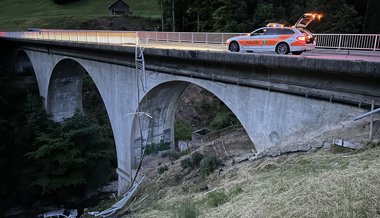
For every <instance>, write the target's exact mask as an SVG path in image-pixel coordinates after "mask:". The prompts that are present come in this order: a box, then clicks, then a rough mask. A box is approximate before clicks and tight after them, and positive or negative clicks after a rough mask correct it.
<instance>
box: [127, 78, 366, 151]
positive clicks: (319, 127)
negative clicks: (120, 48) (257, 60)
mask: <svg viewBox="0 0 380 218" xmlns="http://www.w3.org/2000/svg"><path fill="white" fill-rule="evenodd" d="M190 83H192V84H195V85H198V86H200V87H202V88H204V89H206V90H207V91H209V92H211V93H213V94H214V95H215V96H217V97H218V98H219V99H220V100H221V101H223V102H224V103H225V104H226V106H227V107H228V108H229V109H230V110H231V111H232V112H233V113H234V114H235V116H236V117H237V118H238V119H239V121H240V122H241V124H242V125H243V127H244V128H245V130H246V132H247V133H248V135H249V137H250V139H251V141H252V142H253V144H254V145H255V148H256V150H257V152H262V151H265V150H267V149H268V148H270V147H273V146H277V147H278V146H282V145H286V144H287V143H288V142H289V141H292V140H295V139H297V140H302V139H304V138H305V137H307V136H308V135H310V134H313V133H315V132H318V131H324V130H326V129H329V128H334V127H336V126H339V125H340V123H342V122H345V121H350V120H352V118H353V117H355V116H357V115H358V114H360V113H362V112H364V111H365V110H363V109H361V108H358V107H353V106H349V105H343V104H339V103H333V102H329V101H321V100H317V99H309V98H306V97H303V96H297V95H289V94H284V93H279V92H271V91H268V90H264V89H257V88H250V87H243V86H238V85H236V84H224V83H218V82H213V81H209V80H201V79H196V78H189V77H182V76H176V75H171V74H164V73H159V72H152V71H148V72H147V75H146V84H145V86H146V87H147V91H146V93H147V94H146V95H144V96H148V97H147V99H148V100H147V99H141V100H140V105H141V109H142V111H144V110H145V112H148V113H151V114H153V115H156V114H157V113H156V112H157V111H159V112H160V115H158V117H159V118H156V119H154V118H153V119H149V118H143V119H144V122H145V123H144V122H143V124H141V125H142V127H143V129H144V131H145V129H149V130H147V131H146V132H149V133H150V134H151V135H150V137H153V136H159V137H160V138H158V139H164V140H165V139H167V138H168V136H169V135H170V136H171V141H173V133H172V131H171V130H172V129H173V120H174V118H173V117H174V115H173V113H174V112H175V111H174V110H173V106H175V105H176V101H177V100H178V99H176V98H177V97H178V96H179V94H178V93H179V92H181V90H182V91H183V89H184V88H185V87H186V85H187V84H190ZM151 92H152V93H153V94H152V93H151ZM175 93H177V94H175ZM165 96H167V97H165ZM155 98H156V99H155ZM144 101H145V102H144ZM146 102H150V103H148V105H149V107H146V106H144V104H146ZM158 102H162V105H160V103H158ZM163 108H166V110H163ZM163 111H167V112H166V113H168V114H165V113H164V112H163ZM165 117H166V119H167V120H166V122H164V119H165ZM157 120H158V121H157ZM144 131H143V132H144ZM132 133H133V134H135V137H132V138H136V137H137V138H138V134H137V133H138V132H137V131H136V129H135V128H134V130H133V131H132ZM147 135H148V134H147ZM156 140H157V138H156ZM156 142H157V141H156ZM132 144H133V142H132Z"/></svg>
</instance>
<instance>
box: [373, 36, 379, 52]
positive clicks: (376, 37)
mask: <svg viewBox="0 0 380 218" xmlns="http://www.w3.org/2000/svg"><path fill="white" fill-rule="evenodd" d="M378 38H379V36H375V43H374V45H373V51H376V48H377V42H378Z"/></svg>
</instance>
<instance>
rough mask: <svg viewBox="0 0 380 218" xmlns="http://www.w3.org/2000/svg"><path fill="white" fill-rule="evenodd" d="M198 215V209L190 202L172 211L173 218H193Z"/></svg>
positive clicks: (183, 203) (185, 202) (187, 201)
mask: <svg viewBox="0 0 380 218" xmlns="http://www.w3.org/2000/svg"><path fill="white" fill-rule="evenodd" d="M199 215H200V212H199V209H198V208H197V207H196V206H195V204H194V202H192V201H191V200H186V201H184V202H182V203H181V204H180V205H179V206H178V207H176V208H175V209H174V211H173V217H175V218H195V217H198V216H199Z"/></svg>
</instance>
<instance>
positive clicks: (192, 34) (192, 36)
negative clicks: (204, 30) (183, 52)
mask: <svg viewBox="0 0 380 218" xmlns="http://www.w3.org/2000/svg"><path fill="white" fill-rule="evenodd" d="M191 43H194V33H193V32H192V33H191Z"/></svg>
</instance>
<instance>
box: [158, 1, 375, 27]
mask: <svg viewBox="0 0 380 218" xmlns="http://www.w3.org/2000/svg"><path fill="white" fill-rule="evenodd" d="M157 1H158V4H160V7H161V8H162V18H163V19H162V28H163V29H164V30H166V31H171V30H172V31H191V32H193V31H194V32H196V31H199V32H206V31H216V32H250V31H252V30H253V29H256V28H259V27H262V26H264V25H266V24H267V23H269V22H279V23H283V24H285V25H293V24H294V23H295V22H296V21H297V20H298V18H299V17H300V16H301V15H302V14H304V13H307V12H316V13H320V14H322V15H323V20H322V21H321V22H319V23H317V24H316V23H314V24H312V25H311V26H310V29H311V30H312V31H313V32H324V33H359V32H372V33H373V32H379V31H380V28H379V26H380V25H379V24H378V22H377V21H378V20H376V18H379V17H377V16H378V15H377V14H376V10H375V9H376V8H379V4H378V2H377V0H366V1H360V0H157ZM173 24H175V25H173Z"/></svg>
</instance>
